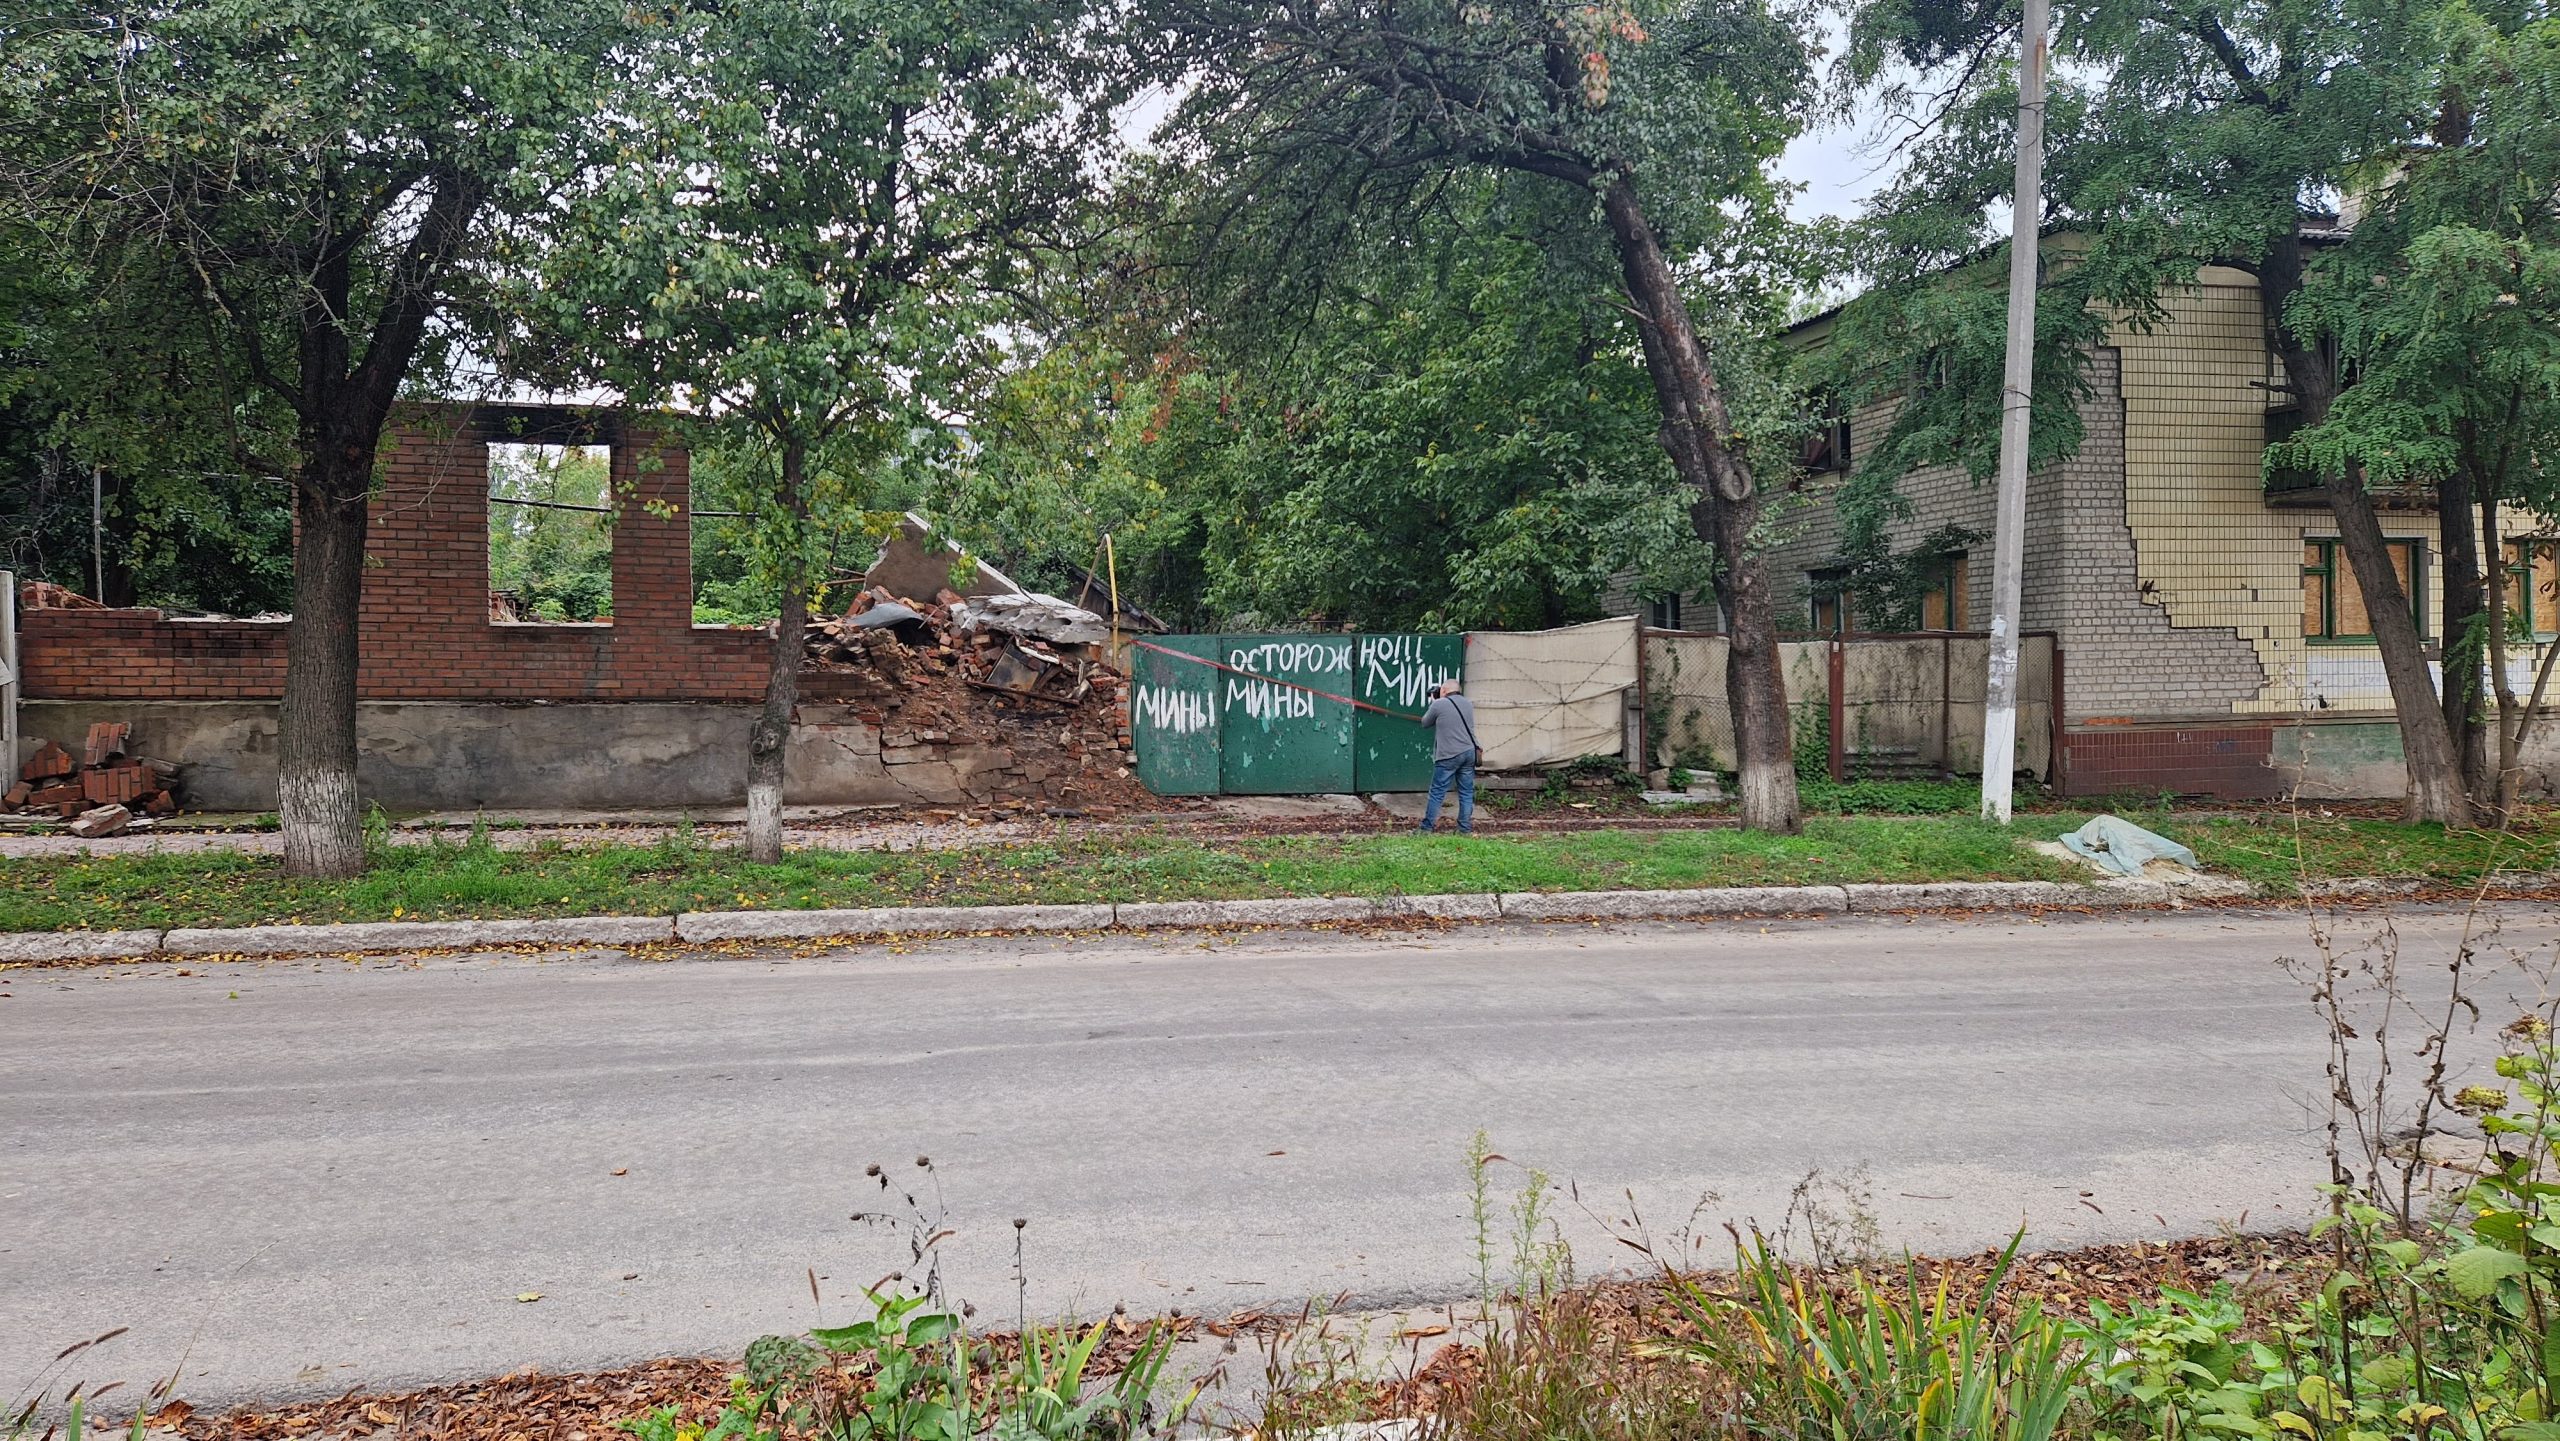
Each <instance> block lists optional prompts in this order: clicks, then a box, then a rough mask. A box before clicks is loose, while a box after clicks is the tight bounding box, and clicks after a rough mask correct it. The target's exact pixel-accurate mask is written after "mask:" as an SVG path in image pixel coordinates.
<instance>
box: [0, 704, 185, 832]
mask: <svg viewBox="0 0 2560 1441" xmlns="http://www.w3.org/2000/svg"><path fill="white" fill-rule="evenodd" d="M132 739H133V727H132V726H131V725H128V724H127V723H125V722H123V721H100V722H98V723H97V724H96V725H93V726H91V727H89V738H88V741H87V743H86V744H84V745H83V746H82V748H81V753H80V754H79V755H78V756H74V755H72V754H71V752H69V751H67V750H64V749H63V748H62V747H60V746H58V745H55V744H54V743H53V742H51V741H46V742H45V743H44V744H42V745H40V746H38V747H37V748H36V753H35V754H34V755H33V756H31V757H29V758H28V760H27V763H26V764H25V765H24V766H21V767H20V768H19V770H18V781H17V784H15V785H13V786H11V787H9V789H8V790H7V791H6V792H0V810H6V811H11V812H15V813H18V814H23V815H36V816H47V817H51V818H52V819H55V820H73V819H74V818H77V822H78V824H76V825H75V827H74V829H78V830H81V831H82V832H83V833H84V834H101V835H103V834H108V833H111V832H112V831H114V830H120V829H122V828H123V826H124V825H125V824H126V823H127V822H129V821H130V820H131V819H132V818H133V817H134V816H137V815H154V816H165V815H168V814H169V813H171V812H173V811H175V810H176V809H177V808H178V799H177V796H176V794H175V793H174V792H173V791H172V790H171V789H170V787H171V785H172V784H173V782H174V781H175V779H176V777H177V773H178V768H177V767H176V766H173V765H171V764H169V763H168V762H167V761H155V760H147V759H144V758H143V757H140V756H135V755H130V754H128V753H127V748H128V746H129V745H130V744H131V742H132ZM108 811H113V812H116V813H117V814H115V815H105V814H101V813H102V812H108Z"/></svg>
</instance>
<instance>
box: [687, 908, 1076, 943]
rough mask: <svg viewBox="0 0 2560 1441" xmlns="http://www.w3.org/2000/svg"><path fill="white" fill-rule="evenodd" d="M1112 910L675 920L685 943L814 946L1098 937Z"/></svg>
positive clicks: (706, 914)
mask: <svg viewBox="0 0 2560 1441" xmlns="http://www.w3.org/2000/svg"><path fill="white" fill-rule="evenodd" d="M1110 924H1111V907H1109V906H882V907H876V908H873V909H868V910H843V911H687V912H685V913H684V914H683V915H680V916H678V917H676V938H677V939H679V940H686V941H784V940H813V939H817V938H820V937H825V936H915V935H936V934H950V933H954V932H962V931H1098V930H1102V929H1105V928H1106V927H1108V926H1109V925H1110Z"/></svg>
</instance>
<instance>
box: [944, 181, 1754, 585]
mask: <svg viewBox="0 0 2560 1441" xmlns="http://www.w3.org/2000/svg"><path fill="white" fill-rule="evenodd" d="M1471 184H1472V187H1473V189H1474V191H1475V193H1474V195H1473V196H1471V197H1468V198H1464V199H1461V198H1458V197H1455V196H1453V197H1452V198H1451V199H1452V208H1453V213H1452V214H1451V215H1449V216H1446V217H1442V216H1438V215H1426V216H1423V217H1420V218H1419V222H1420V229H1419V231H1418V232H1417V230H1416V228H1415V226H1414V225H1413V224H1411V223H1407V222H1405V221H1402V220H1399V221H1396V222H1394V223H1393V224H1392V225H1391V224H1390V223H1389V222H1387V221H1385V220H1383V219H1381V220H1379V221H1377V222H1375V224H1374V227H1371V226H1369V225H1364V226H1363V227H1362V233H1363V238H1362V239H1360V240H1359V241H1358V242H1357V243H1355V244H1352V245H1350V246H1348V247H1347V248H1346V249H1345V250H1344V251H1343V252H1342V253H1341V256H1340V259H1339V261H1338V264H1337V270H1336V274H1335V277H1334V282H1335V283H1334V284H1333V285H1332V286H1331V287H1329V288H1328V289H1327V291H1326V292H1325V293H1324V294H1323V295H1321V296H1319V297H1318V298H1317V300H1316V303H1315V309H1314V311H1313V312H1312V313H1311V314H1310V315H1309V316H1308V317H1307V320H1306V323H1305V325H1304V326H1303V327H1302V328H1301V329H1299V330H1298V332H1297V333H1296V334H1295V335H1294V336H1293V337H1292V338H1291V339H1290V340H1289V342H1288V343H1287V344H1286V345H1284V346H1280V347H1277V348H1257V347H1254V346H1250V345H1244V346H1236V345H1230V344H1228V343H1227V338H1226V337H1224V336H1222V335H1220V334H1218V333H1217V332H1216V331H1215V330H1214V328H1206V327H1204V328H1203V331H1202V333H1200V334H1199V335H1197V336H1195V337H1194V338H1193V339H1192V341H1191V342H1190V343H1189V344H1187V345H1185V346H1183V347H1182V348H1180V349H1178V350H1177V349H1176V348H1174V347H1172V346H1170V345H1166V346H1163V347H1160V348H1159V349H1158V352H1157V353H1158V355H1160V356H1162V357H1163V360H1162V363H1158V361H1157V360H1156V359H1155V358H1154V357H1145V358H1138V359H1134V360H1132V359H1126V358H1121V359H1119V361H1118V363H1117V364H1110V363H1107V361H1108V359H1109V358H1107V357H1103V356H1100V355H1097V354H1096V346H1095V344H1094V343H1093V342H1092V341H1091V340H1090V339H1089V338H1084V337H1079V338H1078V339H1076V340H1072V341H1070V342H1068V343H1066V344H1064V345H1061V346H1059V347H1057V348H1055V349H1051V350H1047V351H1043V352H1041V353H1039V354H1037V355H1036V356H1035V357H1033V358H1032V359H1031V360H1030V362H1029V363H1027V364H1026V365H1024V366H1023V367H1022V368H1021V369H1020V370H1019V371H1018V372H1016V373H1015V374H1013V375H1010V376H1009V377H1008V379H1007V383H1006V384H1005V385H1004V386H1003V387H1002V388H1001V389H1000V391H999V393H998V397H997V404H996V405H994V406H993V407H991V408H990V409H989V411H988V412H986V413H985V414H984V415H983V416H981V417H973V418H972V423H971V428H970V433H971V437H972V439H973V440H974V441H976V442H977V444H978V450H977V453H976V455H975V456H974V457H973V463H972V464H971V465H970V466H969V467H967V468H966V476H967V483H966V484H964V485H962V486H961V487H959V488H958V489H959V492H960V493H959V494H958V495H957V496H955V497H954V499H955V501H956V502H957V503H955V504H951V505H946V506H945V507H944V509H945V510H946V511H947V512H949V513H952V514H954V515H957V516H960V517H964V518H965V522H966V524H967V526H968V529H969V533H970V536H971V543H972V544H980V543H982V542H981V540H980V539H979V537H981V536H983V537H985V538H986V539H985V541H984V543H987V544H1000V541H999V540H998V538H1000V537H1005V536H1019V537H1032V538H1038V539H1040V540H1041V541H1044V542H1046V543H1047V544H1048V545H1050V546H1052V547H1055V548H1058V549H1059V550H1060V552H1061V553H1060V555H1059V556H1058V557H1057V559H1058V560H1060V561H1062V562H1064V566H1088V565H1092V564H1094V559H1095V558H1094V551H1095V549H1096V547H1097V546H1098V543H1099V539H1100V537H1101V535H1102V534H1104V533H1106V532H1108V533H1110V534H1111V535H1112V536H1113V537H1114V542H1115V550H1116V552H1117V554H1118V556H1119V558H1120V564H1121V569H1122V574H1123V578H1124V582H1139V581H1141V580H1142V578H1143V580H1144V581H1145V583H1146V585H1147V589H1146V590H1145V591H1143V592H1140V593H1143V594H1150V595H1152V594H1157V593H1160V592H1161V591H1162V590H1163V589H1165V587H1166V580H1167V577H1168V576H1170V577H1172V583H1173V585H1175V586H1176V587H1178V588H1179V589H1180V591H1181V592H1182V593H1184V595H1185V597H1186V599H1188V598H1192V597H1196V603H1197V605H1198V609H1199V611H1200V613H1201V614H1202V615H1203V616H1204V617H1206V618H1207V623H1208V624H1210V625H1212V626H1220V625H1232V626H1245V627H1254V626H1283V627H1285V626H1293V625H1301V624H1314V625H1351V626H1356V627H1359V628H1362V629H1371V630H1394V629H1426V630H1446V629H1468V628H1477V627H1485V628H1502V627H1508V628H1521V629H1526V628H1533V627H1538V626H1547V625H1559V624H1564V623H1568V622H1571V621H1579V620H1588V619H1591V618H1593V617H1595V616H1596V615H1598V614H1599V601H1600V595H1601V592H1602V590H1603V588H1604V587H1605V586H1606V585H1607V584H1608V583H1609V582H1610V581H1611V579H1613V578H1614V577H1615V576H1617V575H1618V574H1620V573H1622V572H1625V571H1630V570H1632V571H1635V572H1637V573H1638V574H1639V575H1640V576H1641V577H1642V578H1643V579H1644V581H1645V582H1646V584H1647V586H1648V588H1650V589H1653V590H1657V591H1661V592H1670V593H1676V592H1680V591H1688V590H1696V589H1699V588H1701V587H1702V586H1704V585H1706V584H1707V583H1708V578H1707V574H1706V569H1707V568H1706V566H1705V564H1704V559H1705V558H1704V555H1703V547H1701V546H1700V545H1699V544H1698V541H1697V537H1696V532H1695V529H1694V526H1693V523H1692V521H1691V517H1690V513H1689V512H1690V507H1691V504H1692V501H1693V500H1694V496H1693V495H1692V494H1691V493H1690V492H1689V491H1688V490H1687V489H1686V488H1685V487H1683V486H1682V485H1681V484H1680V482H1679V478H1678V476H1677V475H1676V474H1675V473H1674V472H1673V470H1672V468H1671V466H1670V463H1669V461H1668V459H1667V458H1666V457H1665V455H1664V454H1663V452H1662V449H1661V447H1660V446H1659V445H1658V444H1657V443H1656V441H1655V439H1654V433H1655V431H1656V429H1657V428H1658V426H1659V423H1660V418H1659V413H1658V412H1657V411H1656V409H1655V407H1654V400H1653V394H1652V390H1651V387H1650V383H1649V382H1648V380H1647V378H1646V376H1645V372H1644V368H1643V363H1642V360H1641V358H1640V355H1639V352H1638V347H1637V342H1636V339H1635V336H1634V334H1633V326H1632V325H1631V324H1630V322H1629V320H1628V317H1627V316H1626V313H1625V310H1624V307H1623V306H1621V305H1618V304H1614V303H1612V302H1613V300H1614V290H1613V289H1603V288H1601V287H1600V286H1597V285H1594V284H1593V283H1592V280H1591V275H1590V272H1589V270H1588V269H1587V268H1583V267H1580V266H1576V265H1572V264H1561V263H1558V261H1557V260H1556V258H1555V256H1554V254H1553V251H1552V249H1551V248H1550V245H1548V244H1542V243H1541V238H1540V237H1539V235H1538V234H1537V233H1536V228H1537V227H1538V226H1539V225H1542V224H1554V223H1557V222H1562V223H1564V224H1567V225H1578V224H1579V218H1578V217H1573V216H1569V215H1567V216H1557V215H1554V214H1552V213H1551V212H1553V211H1556V210H1559V209H1561V208H1562V207H1560V206H1556V205H1554V204H1552V203H1551V201H1552V197H1551V196H1550V195H1549V194H1547V193H1546V192H1549V191H1551V190H1553V189H1554V187H1551V186H1548V185H1547V184H1545V182H1543V181H1534V180H1533V181H1529V182H1526V183H1525V184H1524V183H1522V182H1520V181H1517V180H1505V179H1503V178H1501V177H1478V178H1477V179H1475V180H1474V181H1473V182H1471ZM1524 191H1525V192H1526V193H1522V192H1524ZM1585 228H1587V227H1585ZM1399 239H1403V240H1407V241H1411V242H1413V243H1410V244H1399V243H1397V241H1398V240H1399ZM1550 243H1553V242H1552V241H1551V242H1550ZM1195 347H1196V348H1195ZM998 553H1001V552H1000V551H999V552H998ZM1009 559H1012V558H1010V557H1009ZM1020 559H1024V560H1031V561H1032V562H1033V564H1034V565H1038V564H1039V560H1038V559H1037V558H1034V557H1020ZM1059 568H1060V569H1063V568H1064V567H1063V566H1062V567H1059ZM1016 574H1017V576H1018V577H1019V576H1021V575H1022V574H1023V572H1021V571H1017V572H1016ZM1031 574H1033V575H1034V576H1036V577H1039V578H1042V579H1044V580H1045V579H1048V578H1049V577H1050V575H1051V572H1050V571H1046V570H1033V571H1031Z"/></svg>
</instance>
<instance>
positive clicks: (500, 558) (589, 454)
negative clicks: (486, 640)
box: [489, 441, 614, 625]
mask: <svg viewBox="0 0 2560 1441" xmlns="http://www.w3.org/2000/svg"><path fill="white" fill-rule="evenodd" d="M613 511H614V497H613V452H612V450H611V449H610V448H609V447H606V446H601V445H533V444H525V443H520V442H513V441H504V442H493V443H492V444H491V445H490V446H489V619H490V620H492V621H501V622H525V621H529V622H535V623H548V624H555V625H556V624H581V623H583V624H607V625H609V624H611V623H612V621H613Z"/></svg>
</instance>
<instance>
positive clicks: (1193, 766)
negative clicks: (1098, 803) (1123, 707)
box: [1129, 635, 1220, 796]
mask: <svg viewBox="0 0 2560 1441" xmlns="http://www.w3.org/2000/svg"><path fill="white" fill-rule="evenodd" d="M1167 651H1172V652H1176V654H1172V655H1168V654H1166V653H1165V652H1167ZM1183 656H1197V657H1199V660H1200V661H1214V660H1216V659H1217V658H1218V638H1217V637H1216V636H1214V635H1171V636H1164V637H1162V638H1160V639H1158V640H1154V641H1150V642H1148V643H1146V644H1145V645H1139V646H1132V647H1130V650H1129V659H1130V666H1129V671H1130V674H1129V682H1130V685H1129V733H1130V737H1131V739H1132V741H1133V742H1134V743H1135V744H1136V746H1137V748H1138V783H1139V784H1141V785H1143V786H1145V787H1146V788H1147V789H1148V790H1151V791H1154V792H1155V793H1156V794H1157V795H1160V796H1213V795H1216V794H1217V793H1218V692H1219V689H1220V687H1219V684H1218V682H1219V679H1220V673H1219V672H1218V670H1217V669H1216V668H1215V667H1213V666H1207V665H1202V664H1200V663H1199V661H1190V660H1184V659H1182V657H1183Z"/></svg>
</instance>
